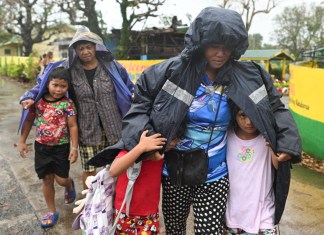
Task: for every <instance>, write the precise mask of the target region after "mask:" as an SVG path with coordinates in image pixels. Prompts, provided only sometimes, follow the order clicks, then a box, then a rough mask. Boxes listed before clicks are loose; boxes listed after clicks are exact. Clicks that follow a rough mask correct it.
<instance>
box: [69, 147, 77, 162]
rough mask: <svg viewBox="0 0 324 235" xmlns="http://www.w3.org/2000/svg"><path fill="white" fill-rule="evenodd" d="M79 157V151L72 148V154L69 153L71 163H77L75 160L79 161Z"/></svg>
mask: <svg viewBox="0 0 324 235" xmlns="http://www.w3.org/2000/svg"><path fill="white" fill-rule="evenodd" d="M77 159H78V151H77V150H74V149H72V150H71V151H70V155H69V161H70V163H71V164H72V163H75V162H76V161H77Z"/></svg>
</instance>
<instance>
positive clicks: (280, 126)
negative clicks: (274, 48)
mask: <svg viewBox="0 0 324 235" xmlns="http://www.w3.org/2000/svg"><path fill="white" fill-rule="evenodd" d="M260 72H261V73H262V77H263V82H264V84H265V86H266V89H267V93H268V97H269V100H270V105H271V108H272V112H273V114H274V118H275V122H276V127H277V129H276V133H277V136H276V137H277V138H276V139H277V149H276V152H277V153H279V156H278V160H279V161H286V160H289V159H291V160H292V162H294V163H297V162H300V161H301V152H302V145H301V138H300V136H299V132H298V129H297V125H296V123H295V121H294V119H293V117H292V115H291V113H290V111H289V110H288V109H287V108H285V105H284V104H283V103H282V102H281V100H280V98H281V95H280V94H279V92H278V91H277V89H276V88H275V87H274V85H273V82H272V79H271V76H270V75H269V74H268V73H267V72H266V71H264V70H263V69H261V68H260Z"/></svg>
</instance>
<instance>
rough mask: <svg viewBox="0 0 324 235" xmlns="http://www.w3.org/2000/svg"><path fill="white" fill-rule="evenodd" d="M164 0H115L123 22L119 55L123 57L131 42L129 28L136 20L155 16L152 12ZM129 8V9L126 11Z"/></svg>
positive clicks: (130, 28) (139, 20)
mask: <svg viewBox="0 0 324 235" xmlns="http://www.w3.org/2000/svg"><path fill="white" fill-rule="evenodd" d="M165 1H166V0H116V2H117V3H118V4H119V6H120V12H121V15H122V19H123V23H122V28H121V35H120V42H119V48H120V50H119V57H122V58H125V57H126V55H127V53H128V50H129V49H130V45H131V42H132V38H131V30H132V28H133V27H134V25H135V24H136V23H138V22H141V21H144V20H146V19H147V18H149V17H157V16H158V15H156V14H154V12H156V11H157V10H158V7H159V6H162V5H163V3H164V2H165ZM128 10H129V11H128Z"/></svg>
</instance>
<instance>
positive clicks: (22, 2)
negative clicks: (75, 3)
mask: <svg viewBox="0 0 324 235" xmlns="http://www.w3.org/2000/svg"><path fill="white" fill-rule="evenodd" d="M3 11H4V13H5V17H6V18H5V19H6V26H5V29H6V30H7V31H8V32H9V33H10V34H13V35H19V36H20V37H21V38H22V40H23V48H24V55H25V56H29V54H30V53H31V52H32V48H33V45H34V43H38V42H42V41H44V40H47V39H49V38H50V37H51V36H52V35H53V34H54V33H55V32H52V33H51V34H48V35H46V36H45V31H46V30H47V29H48V25H49V17H50V15H51V13H52V11H53V3H52V2H51V1H50V0H4V5H3Z"/></svg>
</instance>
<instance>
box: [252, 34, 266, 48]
mask: <svg viewBox="0 0 324 235" xmlns="http://www.w3.org/2000/svg"><path fill="white" fill-rule="evenodd" d="M262 40H263V37H262V35H261V34H259V33H256V34H249V49H250V50H257V49H261V48H262Z"/></svg>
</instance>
